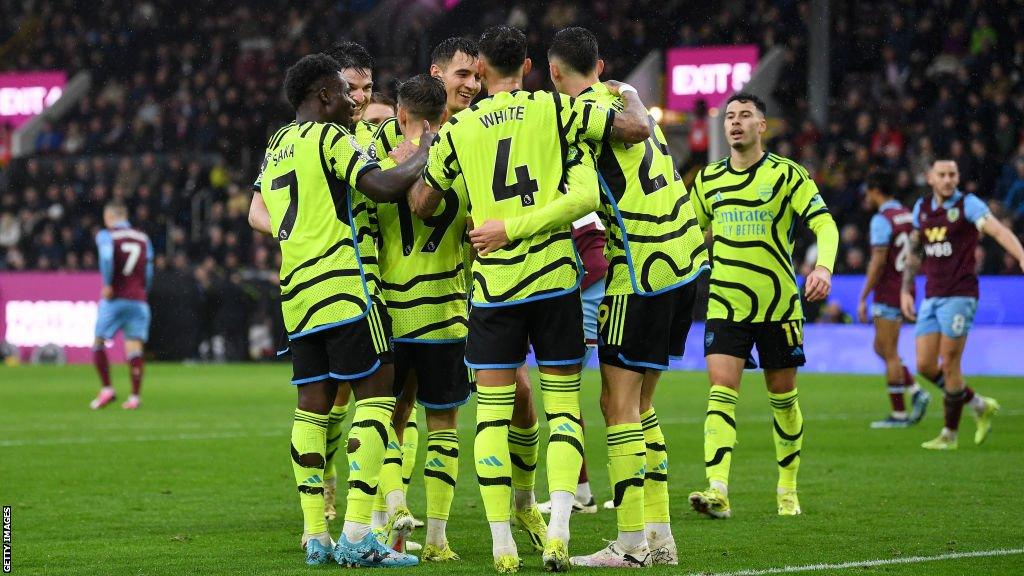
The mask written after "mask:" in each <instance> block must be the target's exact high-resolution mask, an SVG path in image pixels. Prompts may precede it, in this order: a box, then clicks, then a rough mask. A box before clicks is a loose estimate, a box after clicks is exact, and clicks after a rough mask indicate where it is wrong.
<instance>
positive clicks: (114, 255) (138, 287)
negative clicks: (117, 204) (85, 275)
mask: <svg viewBox="0 0 1024 576" xmlns="http://www.w3.org/2000/svg"><path fill="white" fill-rule="evenodd" d="M96 248H97V251H98V252H99V264H100V273H101V274H102V276H103V285H104V286H109V287H110V289H111V297H110V299H109V300H106V299H105V300H101V301H100V304H99V311H98V314H97V317H96V337H97V338H102V339H104V340H109V339H111V338H113V337H114V335H115V334H116V333H117V332H118V331H119V330H123V331H124V335H125V338H127V339H129V340H141V341H146V340H147V339H148V338H149V321H150V312H149V304H147V303H146V293H147V292H149V289H150V285H151V284H152V281H153V244H152V242H150V240H149V236H147V235H146V233H145V232H142V231H141V230H136V229H134V228H132V227H131V225H130V224H129V223H128V222H127V221H122V222H118V223H117V224H115V225H114V226H113V228H110V229H107V230H101V231H100V232H99V233H98V234H96Z"/></svg>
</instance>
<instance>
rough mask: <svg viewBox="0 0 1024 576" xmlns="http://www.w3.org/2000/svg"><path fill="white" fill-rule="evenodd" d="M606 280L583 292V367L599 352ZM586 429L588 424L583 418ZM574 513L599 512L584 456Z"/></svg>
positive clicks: (592, 285) (581, 419) (577, 484)
mask: <svg viewBox="0 0 1024 576" xmlns="http://www.w3.org/2000/svg"><path fill="white" fill-rule="evenodd" d="M604 285H605V283H604V280H601V281H598V282H595V283H593V284H591V285H590V286H589V287H587V289H586V290H584V291H583V294H582V296H583V298H582V300H583V335H584V337H585V338H586V342H587V352H586V355H584V357H583V367H584V368H586V367H587V365H588V364H589V363H590V358H591V357H592V356H593V355H594V353H595V352H596V351H597V329H598V309H599V308H600V306H601V301H602V300H604ZM580 421H581V422H583V425H584V428H585V427H586V422H585V421H583V418H582V416H581V418H580ZM572 511H573V512H579V513H584V514H593V513H596V512H597V503H596V502H594V495H593V492H592V491H591V489H590V479H589V477H588V476H587V459H586V457H585V456H584V458H583V465H582V466H580V477H579V480H578V481H577V483H576V502H574V503H573V507H572Z"/></svg>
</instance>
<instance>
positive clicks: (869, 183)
mask: <svg viewBox="0 0 1024 576" xmlns="http://www.w3.org/2000/svg"><path fill="white" fill-rule="evenodd" d="M892 183H893V177H892V172H889V171H888V170H876V171H875V172H872V173H871V174H869V175H868V177H867V180H865V181H864V187H865V189H868V190H879V191H881V192H882V195H883V196H886V197H891V196H893V185H892Z"/></svg>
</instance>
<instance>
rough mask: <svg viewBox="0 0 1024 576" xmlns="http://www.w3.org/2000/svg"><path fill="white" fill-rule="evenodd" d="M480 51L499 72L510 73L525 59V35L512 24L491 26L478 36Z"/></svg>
mask: <svg viewBox="0 0 1024 576" xmlns="http://www.w3.org/2000/svg"><path fill="white" fill-rule="evenodd" d="M480 53H481V54H483V55H484V56H486V57H487V63H488V64H489V65H490V66H491V68H494V69H495V70H497V71H498V72H499V73H501V74H511V73H512V72H514V71H515V70H516V68H519V67H520V66H522V64H523V61H524V60H526V35H525V34H523V31H522V30H520V29H518V28H514V27H512V26H504V25H502V26H492V27H490V28H488V29H487V30H486V31H485V32H484V33H483V35H482V36H480Z"/></svg>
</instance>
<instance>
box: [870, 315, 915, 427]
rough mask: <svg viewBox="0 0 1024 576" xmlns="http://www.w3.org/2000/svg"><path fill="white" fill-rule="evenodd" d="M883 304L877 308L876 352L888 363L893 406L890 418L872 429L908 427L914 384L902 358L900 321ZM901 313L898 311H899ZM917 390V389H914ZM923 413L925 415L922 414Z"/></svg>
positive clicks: (887, 368)
mask: <svg viewBox="0 0 1024 576" xmlns="http://www.w3.org/2000/svg"><path fill="white" fill-rule="evenodd" d="M887 308H889V307H886V309H883V308H882V307H881V305H876V306H875V310H874V312H875V313H874V317H875V318H874V324H875V341H874V349H875V354H877V355H878V357H879V358H881V359H882V361H883V362H885V381H886V386H887V388H888V392H889V404H890V406H891V408H892V411H891V413H890V414H889V417H888V418H885V419H884V420H878V421H876V422H872V423H871V427H872V428H905V427H907V426H909V425H910V424H911V421H910V416H909V414H908V413H907V406H906V398H905V395H906V392H907V391H908V390H907V387H908V386H909V385H910V384H909V383H907V382H906V379H905V374H906V369H905V368H904V366H903V361H902V360H900V356H899V352H898V351H897V345H898V343H899V337H900V320H899V318H898V317H897V318H895V319H894V318H892V317H891V316H890V315H889V313H888V312H889V311H888V310H887ZM897 313H898V311H897ZM912 393H913V392H912ZM922 416H923V415H922Z"/></svg>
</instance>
